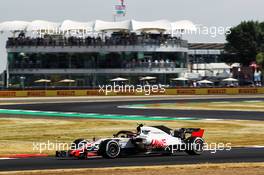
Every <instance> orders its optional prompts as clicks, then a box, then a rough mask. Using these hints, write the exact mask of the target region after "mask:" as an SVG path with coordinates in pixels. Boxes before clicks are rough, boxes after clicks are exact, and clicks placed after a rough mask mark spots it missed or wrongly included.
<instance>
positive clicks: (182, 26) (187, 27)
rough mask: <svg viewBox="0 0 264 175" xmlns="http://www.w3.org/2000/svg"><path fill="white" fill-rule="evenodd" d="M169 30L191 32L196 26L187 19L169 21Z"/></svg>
mask: <svg viewBox="0 0 264 175" xmlns="http://www.w3.org/2000/svg"><path fill="white" fill-rule="evenodd" d="M171 30H172V31H180V32H184V31H190V32H192V31H196V30H197V28H196V26H195V24H194V23H193V22H191V21H189V20H182V21H176V22H173V23H171Z"/></svg>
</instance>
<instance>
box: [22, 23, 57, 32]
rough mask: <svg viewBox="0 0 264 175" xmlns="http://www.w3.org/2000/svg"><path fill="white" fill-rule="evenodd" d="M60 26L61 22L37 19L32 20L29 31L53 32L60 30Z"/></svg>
mask: <svg viewBox="0 0 264 175" xmlns="http://www.w3.org/2000/svg"><path fill="white" fill-rule="evenodd" d="M59 27H60V24H59V23H55V22H50V21H43V20H35V21H32V22H31V23H30V24H29V25H28V28H27V30H28V31H37V32H52V33H55V32H57V31H58V29H59Z"/></svg>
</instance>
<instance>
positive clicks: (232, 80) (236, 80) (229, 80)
mask: <svg viewBox="0 0 264 175" xmlns="http://www.w3.org/2000/svg"><path fill="white" fill-rule="evenodd" d="M222 81H224V82H238V79H235V78H226V79H223V80H222Z"/></svg>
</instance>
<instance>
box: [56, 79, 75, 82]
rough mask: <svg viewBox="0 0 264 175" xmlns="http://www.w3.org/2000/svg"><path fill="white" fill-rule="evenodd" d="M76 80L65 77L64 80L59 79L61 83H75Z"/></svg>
mask: <svg viewBox="0 0 264 175" xmlns="http://www.w3.org/2000/svg"><path fill="white" fill-rule="evenodd" d="M74 82H75V80H71V79H64V80H61V81H59V83H74Z"/></svg>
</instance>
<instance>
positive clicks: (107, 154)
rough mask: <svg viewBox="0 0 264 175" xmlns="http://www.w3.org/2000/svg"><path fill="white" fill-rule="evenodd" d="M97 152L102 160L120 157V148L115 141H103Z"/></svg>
mask: <svg viewBox="0 0 264 175" xmlns="http://www.w3.org/2000/svg"><path fill="white" fill-rule="evenodd" d="M99 151H100V154H101V155H102V156H103V157H104V158H109V159H114V158H117V157H118V156H119V155H120V151H121V148H120V146H119V143H118V142H117V141H116V140H105V141H103V142H102V143H101V144H100V147H99Z"/></svg>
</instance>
